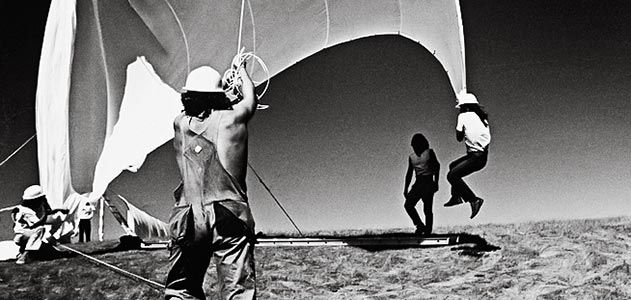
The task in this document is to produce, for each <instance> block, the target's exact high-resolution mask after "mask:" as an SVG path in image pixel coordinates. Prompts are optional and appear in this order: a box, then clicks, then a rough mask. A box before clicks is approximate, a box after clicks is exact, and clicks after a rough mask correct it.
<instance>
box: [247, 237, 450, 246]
mask: <svg viewBox="0 0 631 300" xmlns="http://www.w3.org/2000/svg"><path fill="white" fill-rule="evenodd" d="M458 242H459V238H458V236H447V237H370V238H366V237H357V238H353V237H347V238H259V239H257V243H256V245H257V246H259V247H309V246H417V247H432V246H448V245H455V244H457V243H458Z"/></svg>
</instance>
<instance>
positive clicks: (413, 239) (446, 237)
mask: <svg viewBox="0 0 631 300" xmlns="http://www.w3.org/2000/svg"><path fill="white" fill-rule="evenodd" d="M257 238H290V239H296V241H300V240H301V239H310V238H317V239H320V240H323V241H340V242H342V243H343V244H345V245H348V246H351V247H356V248H361V249H364V250H367V251H371V252H376V251H384V250H397V249H412V248H440V247H451V250H452V251H460V254H461V255H468V256H474V257H480V256H482V255H484V252H492V251H496V250H499V249H501V248H500V247H498V246H495V245H492V244H490V243H489V242H488V241H487V240H486V239H484V238H483V237H481V236H479V235H473V234H468V233H446V234H431V235H424V236H418V235H415V234H414V233H384V234H369V235H353V236H339V235H318V236H311V237H303V238H299V237H287V236H266V235H262V234H260V233H259V234H258V235H257Z"/></svg>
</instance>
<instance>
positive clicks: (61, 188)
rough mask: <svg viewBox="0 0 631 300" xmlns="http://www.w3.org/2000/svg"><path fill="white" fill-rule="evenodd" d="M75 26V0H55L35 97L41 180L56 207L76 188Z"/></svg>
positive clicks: (41, 58) (47, 27)
mask: <svg viewBox="0 0 631 300" xmlns="http://www.w3.org/2000/svg"><path fill="white" fill-rule="evenodd" d="M75 26H76V13H75V0H53V1H52V2H51V4H50V10H49V13H48V19H47V21H46V29H45V32H44V41H43V44H42V51H41V57H40V63H39V74H38V79H37V80H38V84H37V92H36V98H35V116H36V121H35V128H36V130H37V145H38V146H37V156H38V160H39V170H40V171H39V180H40V185H41V186H42V188H43V189H44V191H45V193H46V197H47V198H48V202H49V203H50V205H51V207H53V208H60V207H61V206H62V203H63V201H64V199H66V197H67V196H68V195H70V194H71V193H73V192H74V191H73V189H72V184H71V180H70V161H69V152H68V140H69V137H68V100H69V98H68V95H69V92H70V72H71V66H72V56H73V47H74V35H75Z"/></svg>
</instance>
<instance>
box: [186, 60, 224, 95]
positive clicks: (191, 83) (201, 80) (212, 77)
mask: <svg viewBox="0 0 631 300" xmlns="http://www.w3.org/2000/svg"><path fill="white" fill-rule="evenodd" d="M182 89H183V90H184V91H193V92H223V91H224V90H223V88H222V87H221V74H219V72H217V71H216V70H215V69H213V68H211V67H209V66H201V67H199V68H197V69H195V70H193V71H191V73H189V74H188V77H187V78H186V85H184V87H183V88H182Z"/></svg>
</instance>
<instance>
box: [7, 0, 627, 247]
mask: <svg viewBox="0 0 631 300" xmlns="http://www.w3.org/2000/svg"><path fill="white" fill-rule="evenodd" d="M3 5H4V6H6V5H5V4H3ZM4 11H6V10H4ZM629 15H631V3H630V2H628V1H624V0H620V1H596V0H594V1H569V0H568V1H543V0H541V1H510V2H507V1H499V0H497V1H471V0H467V1H463V3H462V16H463V23H464V31H465V44H466V63H467V81H468V84H467V85H468V88H469V90H470V91H471V92H473V93H474V94H476V95H477V97H478V99H479V101H480V102H481V104H482V105H484V106H485V108H486V110H487V111H488V112H489V115H490V123H491V134H492V137H493V141H492V144H491V149H490V156H489V163H488V164H487V167H486V168H485V169H483V170H482V171H480V172H477V173H474V174H473V175H471V176H470V177H467V178H466V179H465V180H466V181H467V182H468V183H469V184H470V185H471V187H472V188H473V190H474V191H475V192H476V193H477V194H478V195H479V196H480V197H482V198H484V199H485V204H484V206H483V207H482V210H481V212H480V214H479V215H478V216H477V217H476V218H475V219H474V220H469V218H468V217H469V214H470V210H469V207H467V206H459V207H453V208H444V207H442V203H444V202H445V201H446V200H447V199H448V197H449V184H448V183H447V181H446V179H445V174H446V173H447V168H448V165H449V162H451V161H453V160H454V159H456V158H458V157H459V156H460V155H462V154H464V152H465V148H464V145H463V144H461V143H458V142H456V140H455V135H454V127H455V125H456V113H457V111H456V109H454V108H453V105H454V101H455V100H454V95H453V91H452V89H451V86H450V84H449V81H448V78H447V76H446V74H445V72H444V70H443V69H442V66H441V65H440V64H439V63H438V61H436V60H435V59H434V58H433V57H432V55H431V54H430V53H429V52H428V51H427V50H426V49H424V48H423V47H422V46H420V45H419V44H417V43H415V42H413V41H410V40H407V39H405V38H402V37H396V36H382V37H371V38H367V39H361V40H357V41H354V42H350V43H347V44H343V45H339V46H336V47H332V48H329V49H327V50H324V51H322V52H320V53H317V54H316V55H314V56H312V57H309V58H307V59H306V60H304V61H302V62H300V63H298V64H297V65H294V66H293V67H291V68H289V69H288V70H286V71H284V72H282V73H280V74H279V75H277V76H275V77H274V78H272V80H271V84H270V87H269V90H268V92H267V94H266V95H265V96H264V98H263V102H266V103H269V104H270V105H271V108H270V109H268V110H266V111H259V112H257V114H256V116H255V118H254V119H253V120H252V122H251V124H250V132H251V133H250V138H251V140H250V163H251V164H252V165H253V166H254V168H256V170H257V171H258V173H259V174H260V175H261V176H262V177H263V179H264V180H265V182H266V183H267V185H268V186H269V187H270V188H271V189H272V191H273V192H274V194H275V195H276V196H277V197H278V198H279V200H280V201H281V202H282V203H283V204H284V205H285V208H286V209H287V210H288V212H289V213H290V214H291V216H292V217H293V218H294V220H295V221H296V223H297V224H298V226H300V227H301V229H303V230H317V229H346V228H349V229H351V228H352V229H357V228H393V227H411V226H412V223H411V221H410V220H409V218H408V217H407V215H406V214H405V211H404V209H403V206H402V205H403V197H402V192H403V183H404V175H405V170H406V166H407V165H406V164H407V158H406V157H407V155H408V154H409V153H410V152H411V148H410V147H409V143H410V138H411V136H412V135H413V134H414V133H415V132H422V133H423V134H425V135H426V136H427V137H428V139H429V142H430V146H431V147H432V148H434V149H435V151H436V153H437V156H438V158H439V160H440V162H441V165H442V169H441V181H440V187H441V189H440V191H439V192H438V193H437V194H436V197H435V201H434V214H435V226H441V225H451V224H478V223H497V222H500V223H503V222H518V221H527V220H541V219H567V218H571V219H574V218H592V217H607V216H618V215H624V214H626V215H628V214H629V212H631V182H630V179H631V152H629V150H630V149H631V139H630V138H629V134H630V133H631V121H630V118H629V115H630V114H631V101H629V98H630V96H631V56H630V55H629V53H631V19H630V18H628V16H629ZM32 17H33V18H35V16H32ZM25 18H28V16H26V17H25ZM38 22H41V21H38ZM34 23H35V24H36V23H37V22H35V21H34ZM24 26H26V25H24ZM29 26H33V27H32V29H31V30H32V31H34V32H37V26H36V25H29ZM3 28H6V27H4V26H3ZM29 28H31V27H29ZM3 30H4V31H3V35H2V37H3V40H2V44H1V45H2V49H3V56H2V63H3V66H2V69H3V70H2V73H4V74H3V77H2V78H3V82H8V83H9V85H12V86H16V85H18V86H19V87H21V88H23V89H24V90H26V91H25V92H24V93H17V92H15V89H11V88H9V87H7V85H5V84H2V85H3V87H2V88H1V91H2V94H1V95H2V97H3V99H2V100H3V102H6V101H9V102H12V103H13V102H17V101H24V103H25V105H30V106H32V105H33V104H32V103H29V102H28V101H31V102H33V101H34V99H30V98H26V97H27V96H28V95H30V94H34V88H35V85H34V82H33V75H32V72H31V71H28V70H31V69H33V68H30V69H29V68H25V71H23V73H24V74H22V75H20V74H18V75H16V76H9V77H7V75H6V73H7V72H5V68H7V70H10V71H11V72H15V70H20V69H19V68H18V67H17V66H19V65H20V63H23V64H24V65H26V66H29V64H31V65H32V64H33V63H32V61H34V64H35V67H34V68H35V70H36V64H37V59H36V58H35V59H34V58H33V56H35V57H37V56H38V53H37V51H32V50H28V51H22V52H18V51H17V50H15V49H16V47H17V46H8V44H7V42H9V43H12V42H13V41H21V43H22V44H23V45H27V46H28V45H31V46H30V47H32V48H33V47H35V46H34V45H32V44H36V43H35V42H33V41H37V35H35V36H33V35H32V34H30V35H29V34H26V35H19V36H17V35H15V34H10V33H9V32H8V31H7V30H6V29H3ZM29 32H30V31H29ZM40 34H41V33H40ZM22 36H28V38H25V39H27V41H23V40H20V39H22V38H23V37H22ZM7 37H10V39H7ZM40 43H41V41H40ZM35 48H36V47H35ZM7 49H9V50H7ZM27 49H30V48H28V47H27ZM36 49H37V48H36ZM18 53H21V54H18ZM20 59H21V60H20ZM16 60H17V61H18V62H13V61H16ZM7 62H8V64H6V63H7ZM5 64H6V67H5ZM18 72H19V71H18ZM29 72H30V73H29ZM12 78H13V79H12ZM21 94H26V95H21ZM7 99H8V100H7ZM13 99H15V100H13ZM30 118H31V119H32V117H30ZM23 119H25V121H24V122H27V125H24V126H21V127H20V128H21V131H20V133H19V134H18V133H15V134H11V135H5V136H9V137H5V139H6V141H5V143H8V145H9V146H10V147H9V146H4V147H5V148H4V149H2V151H1V153H2V154H3V156H2V157H0V158H2V159H3V158H4V157H6V155H8V153H10V150H13V149H15V147H17V146H19V144H20V143H21V142H22V141H24V140H26V138H28V137H29V136H30V135H31V134H32V131H33V126H32V125H31V124H30V123H28V122H31V121H30V120H29V119H28V118H27V117H24V118H23ZM29 126H30V127H29ZM0 130H4V129H0ZM29 130H31V132H28V131H29ZM7 141H8V142H7ZM3 145H5V144H3ZM9 148H11V149H9ZM0 176H1V177H0V197H1V198H0V201H1V202H0V204H1V206H2V207H4V206H7V205H10V204H13V203H15V202H16V201H18V200H19V197H20V193H21V191H22V190H23V189H24V188H25V187H26V186H28V185H30V184H31V183H33V182H35V181H37V175H36V161H35V143H32V144H29V145H28V146H27V147H26V148H25V149H24V150H23V151H22V152H21V153H20V154H19V155H17V156H16V157H15V158H14V159H13V160H11V161H10V162H9V163H8V164H7V165H5V166H4V167H3V168H2V169H0ZM178 176H179V175H178V173H177V169H176V167H175V160H174V158H173V152H172V149H171V144H170V143H167V144H166V145H165V146H163V147H161V148H160V149H158V150H157V151H156V152H154V153H152V154H151V155H150V156H149V159H148V160H147V162H146V163H145V166H144V167H143V168H142V169H141V171H140V172H138V173H136V174H131V173H125V174H123V175H122V176H121V177H119V178H118V179H117V180H115V181H114V183H113V184H112V188H113V189H114V190H115V191H116V192H118V193H120V194H123V195H124V196H126V197H127V198H128V199H131V200H132V201H133V202H138V204H139V205H138V206H140V207H141V208H144V209H146V210H147V211H149V212H151V213H153V214H154V215H156V216H158V217H160V218H162V219H163V220H166V218H167V217H168V214H169V208H170V206H171V198H170V193H171V191H170V190H171V189H172V188H173V187H175V186H176V185H177V183H178V180H179V179H178ZM248 189H249V194H250V201H251V205H252V210H253V213H254V216H255V218H256V221H257V230H263V231H288V230H291V224H290V223H289V222H288V221H287V219H286V218H285V217H284V216H283V215H282V213H281V211H280V209H279V208H278V207H277V206H276V204H274V201H273V200H272V199H271V197H270V196H269V195H268V194H267V192H265V190H264V189H263V188H262V186H261V185H260V184H259V183H258V182H257V181H256V178H255V177H254V176H253V174H249V175H248ZM135 199H137V200H135ZM421 209H422V207H421V206H420V204H419V210H421ZM0 219H1V220H0V221H1V224H8V222H7V219H8V216H7V215H3V216H0ZM121 232H122V231H121ZM3 237H5V236H3Z"/></svg>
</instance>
